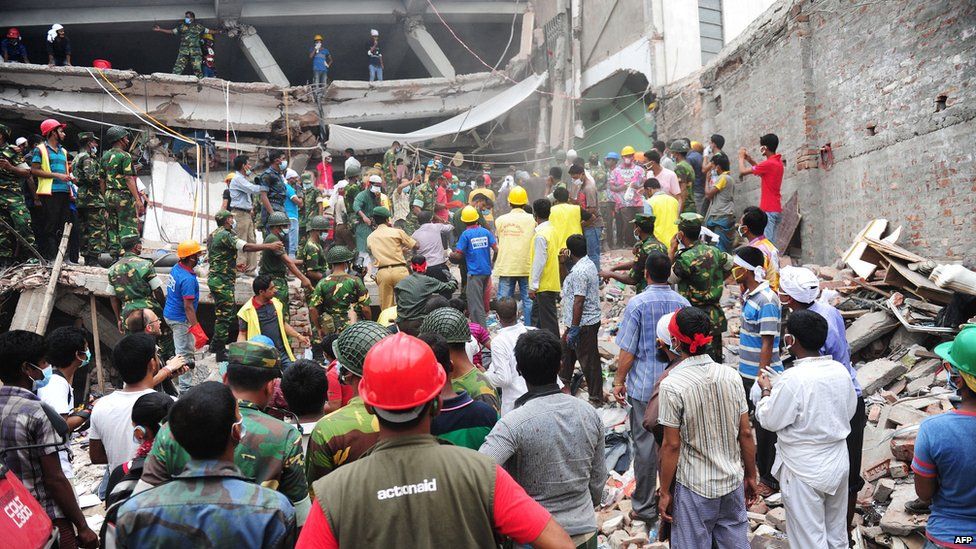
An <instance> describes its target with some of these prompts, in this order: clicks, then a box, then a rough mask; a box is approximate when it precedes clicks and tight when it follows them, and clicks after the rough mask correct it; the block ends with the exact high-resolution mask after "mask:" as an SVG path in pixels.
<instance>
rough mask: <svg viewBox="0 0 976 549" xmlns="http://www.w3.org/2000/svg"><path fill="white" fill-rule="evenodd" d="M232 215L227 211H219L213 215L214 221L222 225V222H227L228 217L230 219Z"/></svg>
mask: <svg viewBox="0 0 976 549" xmlns="http://www.w3.org/2000/svg"><path fill="white" fill-rule="evenodd" d="M233 215H234V214H232V213H230V212H229V211H227V210H220V211H218V212H217V213H215V214H214V221H216V222H217V223H223V222H224V221H226V220H227V218H228V217H231V216H233Z"/></svg>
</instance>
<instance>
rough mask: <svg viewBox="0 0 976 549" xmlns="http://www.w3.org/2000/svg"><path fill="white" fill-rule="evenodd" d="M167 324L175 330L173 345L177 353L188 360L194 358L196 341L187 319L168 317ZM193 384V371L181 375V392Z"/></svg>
mask: <svg viewBox="0 0 976 549" xmlns="http://www.w3.org/2000/svg"><path fill="white" fill-rule="evenodd" d="M166 324H169V327H170V328H171V329H172V330H173V345H174V346H175V347H176V354H178V355H183V358H185V359H186V360H193V352H194V346H195V345H196V341H195V340H194V339H193V334H191V333H190V323H189V322H186V321H182V322H181V321H179V320H170V319H168V318H167V319H166ZM192 384H193V371H192V370H191V371H188V372H187V373H185V374H183V375H181V376H180V382H179V388H180V392H181V393H182V392H183V391H186V390H187V389H189V388H190V385H192Z"/></svg>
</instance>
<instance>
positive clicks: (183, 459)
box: [142, 341, 311, 526]
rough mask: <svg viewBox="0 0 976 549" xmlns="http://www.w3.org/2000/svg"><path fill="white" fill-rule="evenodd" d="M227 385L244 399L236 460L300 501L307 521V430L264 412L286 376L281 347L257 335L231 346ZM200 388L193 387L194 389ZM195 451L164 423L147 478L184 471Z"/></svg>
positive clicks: (299, 512) (256, 478)
mask: <svg viewBox="0 0 976 549" xmlns="http://www.w3.org/2000/svg"><path fill="white" fill-rule="evenodd" d="M227 360H228V364H227V385H228V386H229V387H230V389H231V391H233V393H234V397H235V398H237V400H238V405H239V406H240V411H241V418H242V424H241V431H242V432H243V438H241V441H240V443H239V444H238V445H237V447H236V448H235V449H234V463H235V464H236V465H237V467H238V469H240V471H241V473H242V474H243V476H244V477H245V478H247V479H250V480H251V481H253V482H255V483H257V484H260V485H261V486H265V487H267V488H272V489H274V490H277V491H279V492H281V493H282V494H284V495H285V496H286V497H287V498H288V500H289V501H291V502H292V504H293V505H294V506H295V514H296V516H297V519H298V525H299V526H301V525H302V524H304V522H305V517H306V516H307V515H308V511H309V508H310V507H311V505H310V499H309V497H308V484H307V483H306V482H305V473H304V468H305V463H304V459H303V458H302V434H301V433H300V432H299V430H298V429H297V428H295V426H294V425H290V424H288V423H285V422H283V421H280V420H278V419H275V418H273V417H271V416H270V415H268V414H266V413H264V412H263V411H262V410H264V409H265V408H266V407H267V406H268V405H269V404H270V402H271V397H272V394H273V392H274V391H273V389H274V385H275V380H276V379H278V378H280V377H281V366H280V363H279V361H278V351H276V350H275V348H274V347H272V346H270V345H265V344H263V343H258V342H255V341H238V342H234V343H231V344H230V345H228V346H227ZM192 390H194V389H191V391H192ZM188 464H189V465H190V466H191V467H192V464H193V462H191V461H190V455H189V454H188V453H187V451H186V450H185V449H184V448H183V447H182V446H181V445H180V443H179V442H178V441H177V440H176V438H174V437H173V433H172V432H171V431H170V426H169V425H168V424H167V425H163V427H162V428H161V429H160V430H159V433H158V434H157V435H156V440H155V441H154V442H153V447H152V451H151V452H150V453H149V455H148V456H147V457H146V462H145V465H144V466H143V472H142V481H143V482H146V483H148V484H150V485H152V486H159V485H160V484H163V483H164V482H167V481H169V480H170V479H171V478H173V477H175V476H176V475H179V474H180V473H181V472H182V471H184V469H185V468H186V467H187V465H188Z"/></svg>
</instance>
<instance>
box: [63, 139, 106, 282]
mask: <svg viewBox="0 0 976 549" xmlns="http://www.w3.org/2000/svg"><path fill="white" fill-rule="evenodd" d="M78 146H79V148H80V149H81V150H80V151H79V152H78V156H76V157H75V162H74V164H73V165H72V166H71V169H72V172H71V173H72V175H74V176H75V177H76V178H78V197H77V199H76V200H75V204H76V205H77V207H78V224H79V225H80V227H79V230H80V231H81V233H80V242H81V256H82V257H83V258H85V265H98V255H99V254H101V253H102V252H107V251H108V250H109V246H108V233H107V229H108V210H107V209H106V208H105V176H104V173H103V172H102V166H101V164H99V162H98V156H97V154H98V138H97V137H95V134H94V133H92V132H81V133H79V134H78Z"/></svg>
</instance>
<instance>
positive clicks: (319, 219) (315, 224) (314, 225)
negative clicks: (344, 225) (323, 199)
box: [308, 215, 329, 231]
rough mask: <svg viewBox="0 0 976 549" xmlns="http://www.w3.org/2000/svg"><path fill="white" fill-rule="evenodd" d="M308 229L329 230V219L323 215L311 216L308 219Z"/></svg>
mask: <svg viewBox="0 0 976 549" xmlns="http://www.w3.org/2000/svg"><path fill="white" fill-rule="evenodd" d="M308 230H310V231H328V230H329V220H328V219H326V218H325V216H324V215H316V216H312V219H310V220H309V221H308Z"/></svg>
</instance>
